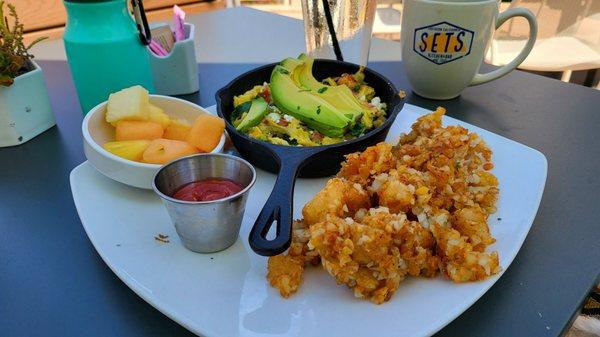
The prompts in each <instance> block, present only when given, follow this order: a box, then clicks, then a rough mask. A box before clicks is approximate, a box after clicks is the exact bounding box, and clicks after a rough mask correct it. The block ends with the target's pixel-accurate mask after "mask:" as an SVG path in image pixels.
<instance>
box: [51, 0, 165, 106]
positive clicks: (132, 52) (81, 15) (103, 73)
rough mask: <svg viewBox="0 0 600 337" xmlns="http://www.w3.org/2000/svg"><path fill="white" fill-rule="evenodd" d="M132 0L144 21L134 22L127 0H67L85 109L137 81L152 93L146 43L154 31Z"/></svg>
mask: <svg viewBox="0 0 600 337" xmlns="http://www.w3.org/2000/svg"><path fill="white" fill-rule="evenodd" d="M132 3H133V5H134V12H136V9H137V10H138V11H137V12H136V19H137V18H140V17H141V18H143V21H144V22H143V24H139V25H136V23H135V22H134V20H133V19H132V17H131V15H130V14H129V12H128V11H127V3H126V1H125V0H104V1H103V0H87V1H86V0H64V4H65V7H66V9H67V25H66V27H65V33H64V37H63V39H64V42H65V49H66V51H67V60H68V62H69V67H70V68H71V74H72V75H73V81H74V82H75V88H76V89H77V95H78V96H79V102H80V104H81V108H82V109H83V113H84V114H86V113H87V112H88V111H90V109H91V108H93V107H94V106H96V105H97V104H98V103H101V102H103V101H105V100H107V99H108V95H109V94H110V93H112V92H115V91H118V90H121V89H123V88H127V87H130V86H133V85H136V84H139V85H141V86H143V87H144V88H146V89H148V91H150V92H151V93H152V92H154V86H153V84H152V72H151V68H150V59H149V55H148V49H147V48H146V44H147V43H148V40H149V39H150V32H149V29H148V25H147V22H146V18H145V15H144V12H143V7H141V3H139V0H134V1H132ZM136 7H137V8H136ZM141 27H144V29H143V30H144V31H145V34H146V35H144V32H142V28H141Z"/></svg>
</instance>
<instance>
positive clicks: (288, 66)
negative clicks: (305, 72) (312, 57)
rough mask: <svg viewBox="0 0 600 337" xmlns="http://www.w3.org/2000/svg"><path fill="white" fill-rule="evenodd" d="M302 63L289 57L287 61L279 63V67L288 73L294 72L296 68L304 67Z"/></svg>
mask: <svg viewBox="0 0 600 337" xmlns="http://www.w3.org/2000/svg"><path fill="white" fill-rule="evenodd" d="M302 63H303V62H302V61H300V60H298V59H295V58H292V57H288V58H286V59H285V60H283V61H281V62H279V65H280V66H282V67H284V68H285V69H287V70H288V71H290V72H292V70H294V68H296V67H297V66H300V65H302Z"/></svg>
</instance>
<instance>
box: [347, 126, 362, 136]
mask: <svg viewBox="0 0 600 337" xmlns="http://www.w3.org/2000/svg"><path fill="white" fill-rule="evenodd" d="M364 132H365V125H364V124H363V123H356V124H354V126H353V127H352V129H350V131H348V134H350V135H351V136H354V137H358V136H360V135H362V134H363V133H364Z"/></svg>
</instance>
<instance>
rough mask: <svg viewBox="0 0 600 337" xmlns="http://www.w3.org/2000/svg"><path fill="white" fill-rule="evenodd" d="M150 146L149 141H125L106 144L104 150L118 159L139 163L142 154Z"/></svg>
mask: <svg viewBox="0 0 600 337" xmlns="http://www.w3.org/2000/svg"><path fill="white" fill-rule="evenodd" d="M149 145H150V141H149V140H126V141H122V142H108V143H105V144H104V146H103V147H104V149H105V150H106V151H108V152H110V153H112V154H115V155H117V156H119V157H122V158H125V159H129V160H133V161H140V160H142V154H143V153H144V151H146V149H147V148H148V146H149Z"/></svg>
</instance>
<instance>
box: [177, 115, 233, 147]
mask: <svg viewBox="0 0 600 337" xmlns="http://www.w3.org/2000/svg"><path fill="white" fill-rule="evenodd" d="M224 130H225V121H224V120H223V119H221V118H219V117H216V116H212V115H208V114H202V115H200V116H198V117H197V118H196V121H194V124H193V125H192V129H191V130H190V134H189V135H188V136H187V139H186V140H187V142H188V143H190V144H191V145H193V146H195V147H197V148H198V149H199V150H200V151H202V152H210V151H212V150H213V149H214V148H215V147H216V146H217V144H219V141H220V140H221V136H222V135H223V131H224Z"/></svg>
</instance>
